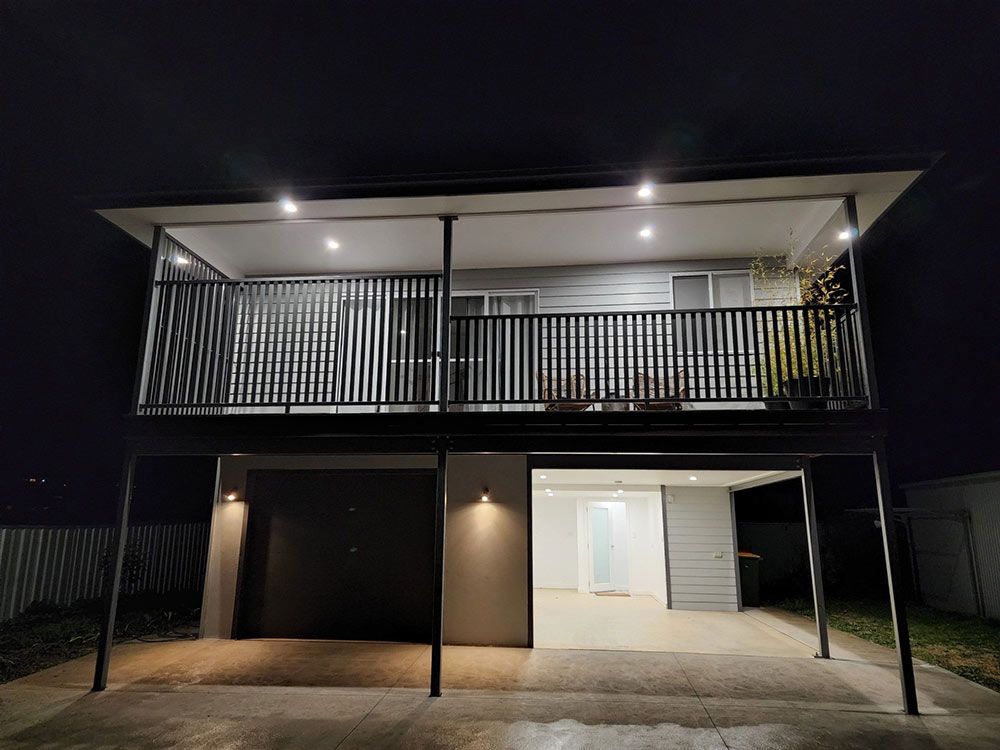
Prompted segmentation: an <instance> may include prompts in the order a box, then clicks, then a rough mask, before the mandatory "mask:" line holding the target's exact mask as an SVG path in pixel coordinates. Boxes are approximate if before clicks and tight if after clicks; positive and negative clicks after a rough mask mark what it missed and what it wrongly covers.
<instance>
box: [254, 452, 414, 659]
mask: <svg viewBox="0 0 1000 750" xmlns="http://www.w3.org/2000/svg"><path fill="white" fill-rule="evenodd" d="M247 505H248V512H247V521H246V531H245V540H244V544H243V558H242V560H241V563H240V575H239V583H238V589H239V590H238V592H237V611H236V618H235V622H236V636H237V637H239V638H310V639H332V640H370V641H402V642H409V643H426V642H429V641H430V634H431V607H430V604H429V603H430V601H431V593H432V582H433V550H434V473H433V472H432V471H419V470H417V471H414V470H400V471H394V470H343V471H301V470H295V471H276V470H266V471H265V470H258V471H251V472H249V473H248V485H247Z"/></svg>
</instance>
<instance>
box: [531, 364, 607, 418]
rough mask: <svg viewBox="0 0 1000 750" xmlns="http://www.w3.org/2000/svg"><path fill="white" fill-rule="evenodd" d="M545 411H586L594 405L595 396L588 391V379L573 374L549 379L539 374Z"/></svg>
mask: <svg viewBox="0 0 1000 750" xmlns="http://www.w3.org/2000/svg"><path fill="white" fill-rule="evenodd" d="M538 380H539V382H540V383H541V386H542V401H543V402H544V403H545V411H584V410H586V409H589V408H591V407H592V406H593V405H594V394H592V393H589V392H588V391H587V377H586V376H585V375H582V374H581V373H578V372H577V373H573V374H572V375H570V376H569V377H567V378H564V379H560V378H549V377H548V376H547V375H546V374H545V373H538Z"/></svg>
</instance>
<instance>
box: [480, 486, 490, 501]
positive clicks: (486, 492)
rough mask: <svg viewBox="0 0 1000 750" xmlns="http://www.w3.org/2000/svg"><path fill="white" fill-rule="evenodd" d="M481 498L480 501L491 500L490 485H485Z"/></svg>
mask: <svg viewBox="0 0 1000 750" xmlns="http://www.w3.org/2000/svg"><path fill="white" fill-rule="evenodd" d="M479 500H480V502H483V503H488V502H489V501H490V488H489V487H483V492H482V494H481V495H480V496H479Z"/></svg>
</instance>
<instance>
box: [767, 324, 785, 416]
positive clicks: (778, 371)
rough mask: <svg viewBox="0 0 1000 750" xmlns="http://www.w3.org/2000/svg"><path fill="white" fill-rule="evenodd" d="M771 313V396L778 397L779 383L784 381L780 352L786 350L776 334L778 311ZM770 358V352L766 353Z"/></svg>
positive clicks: (777, 333) (779, 393)
mask: <svg viewBox="0 0 1000 750" xmlns="http://www.w3.org/2000/svg"><path fill="white" fill-rule="evenodd" d="M769 312H770V313H771V315H770V317H771V333H772V335H773V336H774V363H773V364H774V381H775V382H774V390H773V391H771V393H772V395H774V396H780V395H782V394H781V382H782V380H784V374H783V368H784V362H782V361H781V355H782V352H783V351H784V350H785V349H786V348H787V347H786V346H785V345H784V344H783V342H782V339H781V336H780V334H779V332H778V310H777V308H775V309H772V310H770V311H769ZM768 356H770V352H769V353H768ZM770 372H771V368H770V367H768V373H769V374H770Z"/></svg>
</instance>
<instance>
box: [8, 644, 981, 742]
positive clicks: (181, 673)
mask: <svg viewBox="0 0 1000 750" xmlns="http://www.w3.org/2000/svg"><path fill="white" fill-rule="evenodd" d="M427 652H428V649H427V647H426V646H421V645H407V644H372V643H317V642H308V643H306V642H298V641H207V640H206V641H197V642H192V641H188V642H178V643H161V644H126V645H123V646H119V647H116V648H115V651H114V654H113V659H112V665H111V683H110V686H109V690H108V691H106V692H104V693H101V694H91V693H89V692H87V690H86V687H87V686H88V685H89V681H90V674H91V670H92V668H93V662H94V659H93V657H92V656H91V657H85V658H82V659H77V660H75V661H73V662H70V663H68V664H65V665H61V666H59V667H54V668H52V669H49V670H46V671H44V672H41V673H39V674H37V675H32V676H30V677H26V678H23V679H21V680H17V681H15V682H12V683H9V684H7V685H3V686H0V748H36V747H56V748H59V747H87V748H98V747H129V748H142V747H182V748H186V747H191V748H194V747H199V748H201V747H210V748H211V747H220V748H221V747H225V748H240V747H254V748H258V747H260V748H270V747H311V748H313V747H331V748H332V747H344V748H347V747H373V746H376V747H405V748H421V747H441V748H457V747H463V748H464V747H473V748H501V747H504V748H506V747H527V748H548V747H593V748H605V747H625V748H646V747H650V748H653V747H656V748H662V747H705V748H715V747H725V746H729V747H741V748H742V747H747V748H757V747H768V748H785V747H790V748H806V747H837V748H841V747H845V748H852V747H858V748H860V747H876V746H880V745H881V746H883V747H887V748H888V747H916V748H922V747H941V748H951V747H956V748H957V747H971V748H980V747H982V748H985V747H996V738H997V737H998V736H1000V694H997V693H995V692H992V691H990V690H986V689H985V688H981V687H979V686H977V685H973V684H972V683H969V682H967V681H966V680H963V679H962V678H960V677H957V676H956V675H953V674H950V673H948V672H945V671H944V670H940V669H937V668H934V667H929V666H926V665H923V666H919V667H918V670H917V686H918V690H919V697H920V700H921V708H922V709H923V710H925V711H927V712H928V714H927V715H924V716H921V717H916V718H914V717H907V716H903V715H902V714H901V713H900V706H899V683H898V678H897V676H896V673H895V670H894V668H893V666H892V665H889V664H863V663H860V662H857V661H854V660H850V661H848V660H821V659H790V658H785V657H760V656H757V657H734V656H727V655H711V654H700V655H699V654H670V653H649V652H646V653H643V652H636V653H627V652H612V651H556V650H545V649H537V650H529V649H506V648H472V647H467V648H466V647H448V648H446V649H445V654H444V687H445V694H444V696H443V697H442V698H438V699H429V698H427V697H426V690H427V681H426V678H427V674H426V671H427V665H428V661H429V660H428V653H427ZM352 670H353V671H352ZM275 677H276V678H277V679H278V680H279V681H281V683H280V684H279V683H272V684H270V685H268V684H267V681H268V679H269V678H275ZM329 683H337V684H329ZM350 683H353V684H350ZM296 685H298V686H296Z"/></svg>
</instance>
